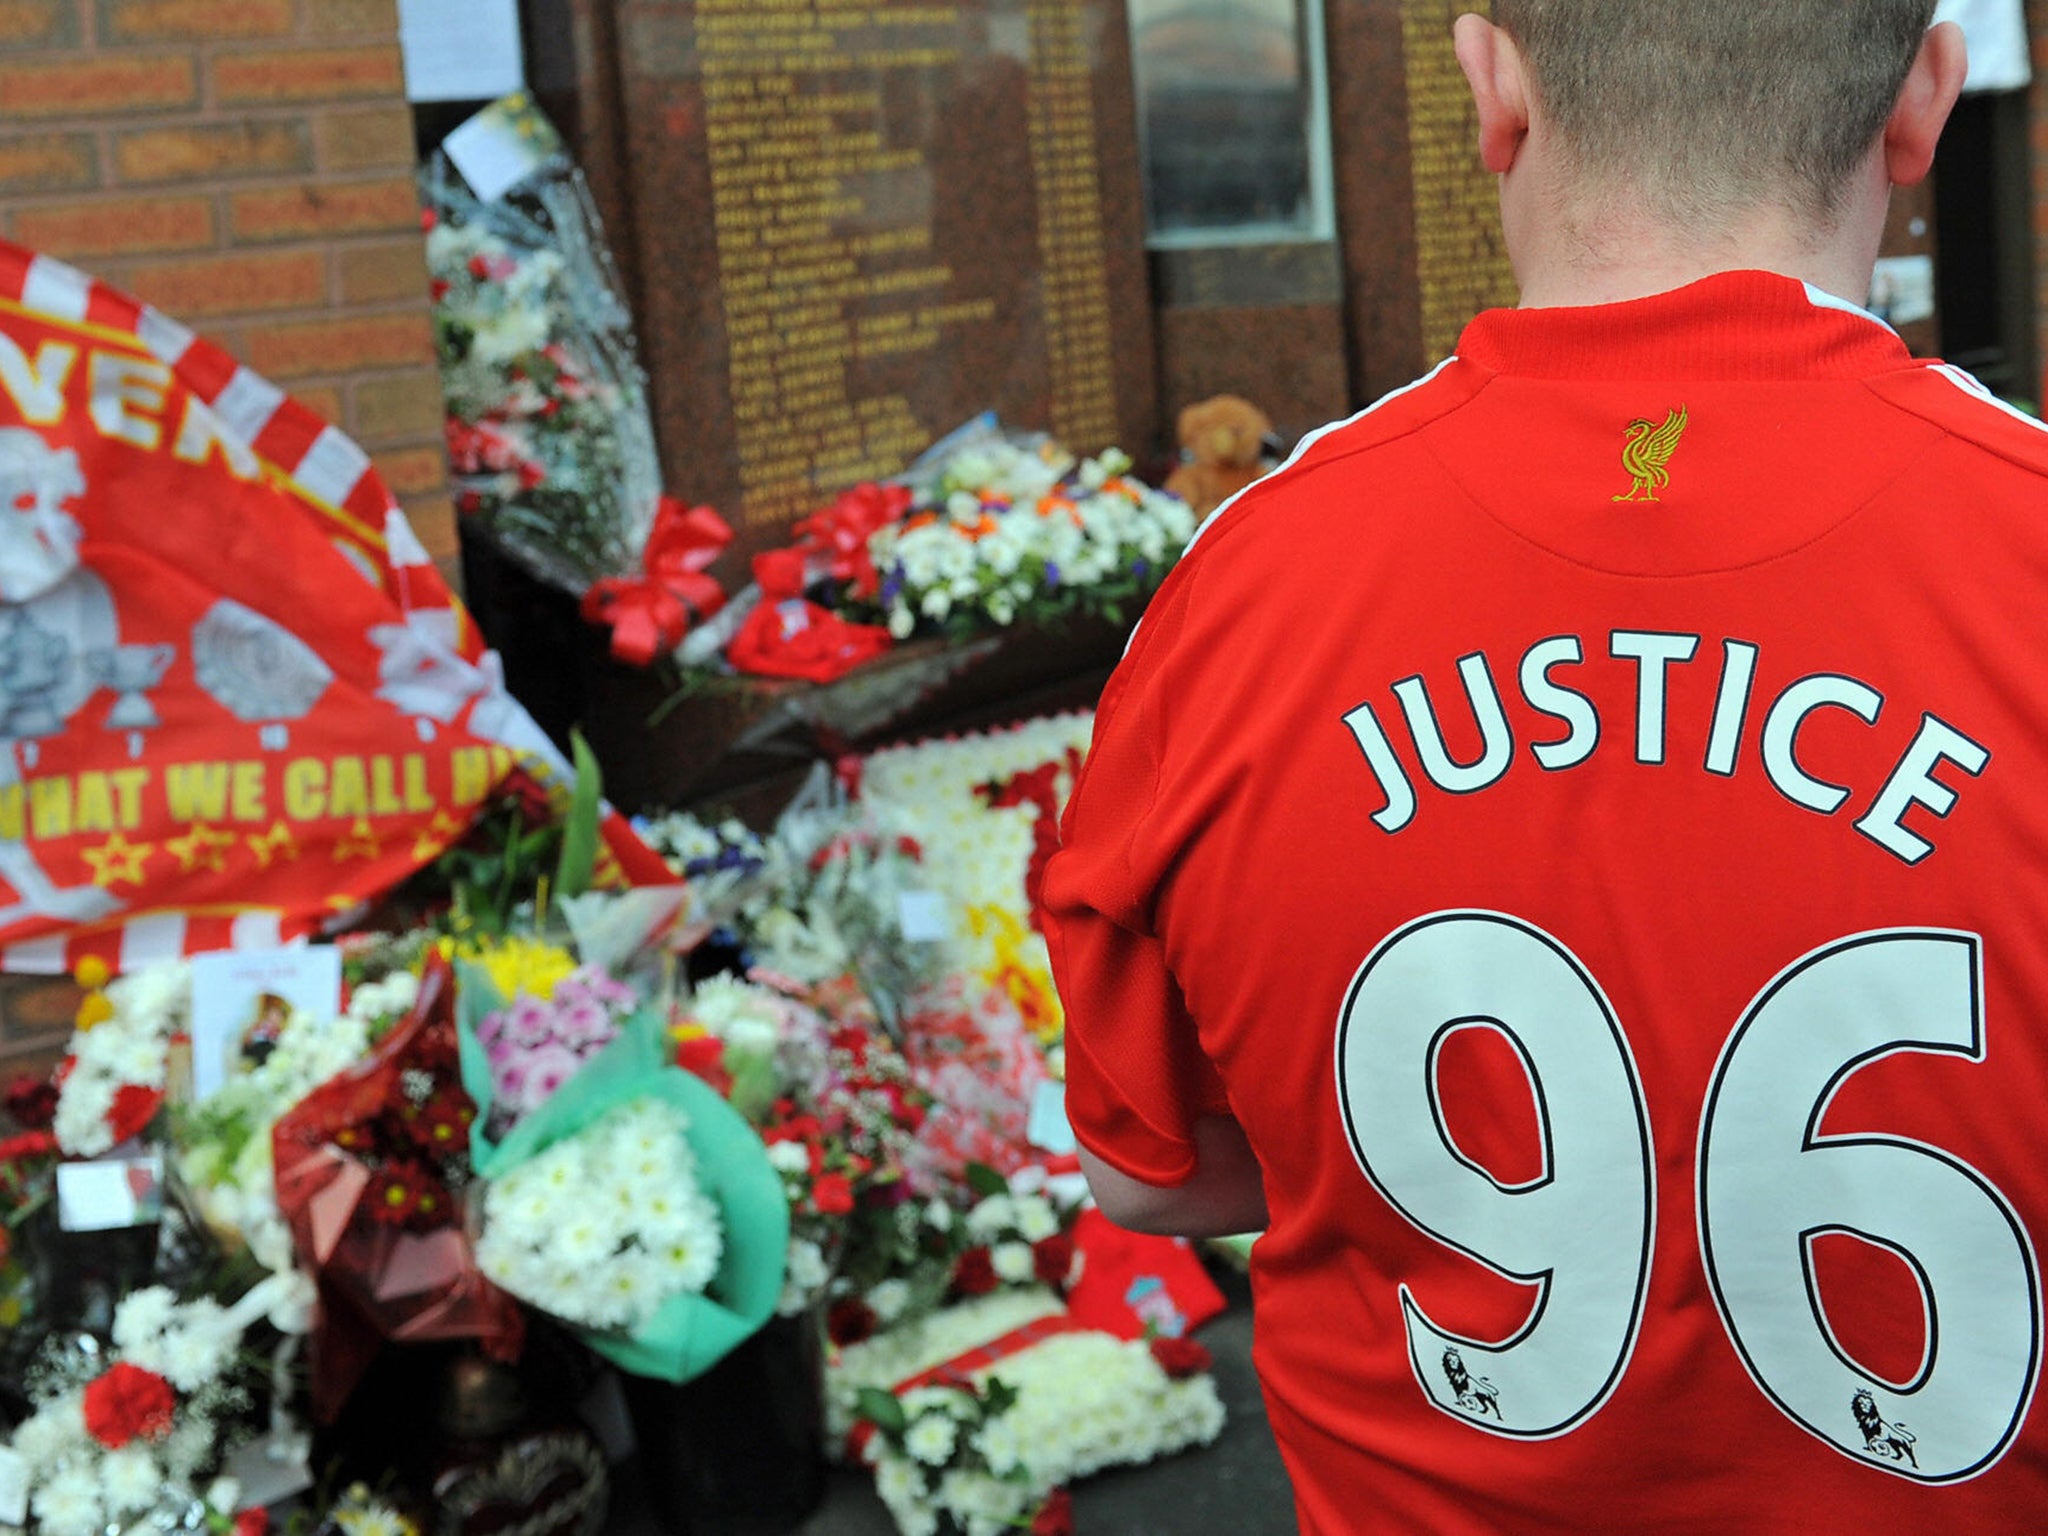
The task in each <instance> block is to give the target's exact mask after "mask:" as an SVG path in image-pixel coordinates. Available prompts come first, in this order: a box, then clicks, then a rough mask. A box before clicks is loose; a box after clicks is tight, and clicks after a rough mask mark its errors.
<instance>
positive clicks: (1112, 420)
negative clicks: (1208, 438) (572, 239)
mask: <svg viewBox="0 0 2048 1536" xmlns="http://www.w3.org/2000/svg"><path fill="white" fill-rule="evenodd" d="M615 25H616V33H615V36H616V46H617V48H618V55H619V61H620V74H619V78H620V93H619V100H618V107H617V111H618V113H619V115H620V117H621V118H622V119H623V122H622V127H623V132H624V144H625V153H624V154H623V155H622V156H621V157H620V165H621V175H622V177H623V178H624V181H625V186H624V187H623V188H621V189H620V190H621V192H622V194H623V195H622V198H621V199H620V200H621V201H622V202H623V203H624V204H625V205H626V206H627V207H629V208H630V223H631V226H632V231H633V233H632V239H633V242H634V251H633V256H634V258H635V259H634V260H633V261H632V262H631V266H632V268H633V270H634V271H635V272H636V273H637V286H638V288H639V290H640V292H639V295H638V297H639V300H640V304H639V311H640V318H641V324H642V329H643V335H642V338H641V340H642V346H643V351H644V356H645V361H646V364H647V368H648V372H649V374H650V376H651V378H652V382H653V390H654V398H655V407H656V414H657V421H658V426H659V429H660V433H661V439H662V447H663V457H664V461H665V464H666V468H667V472H668V476H669V480H670V483H671V486H672V487H673V489H674V490H675V491H676V492H677V493H678V494H680V495H682V496H684V497H686V498H688V499H690V500H692V501H698V502H709V503H711V504H712V505H714V506H716V507H718V508H719V509H720V510H721V511H723V512H724V513H725V514H726V515H727V517H728V518H729V520H730V521H731V522H732V523H733V525H734V526H735V528H737V529H738V530H739V531H740V543H739V548H740V549H741V550H742V551H745V550H749V549H759V548H762V547H766V546H769V545H772V544H775V543H777V542H779V541H780V539H781V537H782V535H783V532H784V530H785V529H786V528H787V526H788V525H789V523H790V522H792V521H793V520H794V519H796V518H799V517H801V516H803V515H805V514H807V513H809V512H811V511H813V510H815V509H816V508H817V507H818V506H820V505H822V504H823V503H825V502H827V501H829V500H830V499H831V497H832V495H833V494H834V493H835V492H837V491H839V490H840V489H843V488H844V487H846V486H849V485H853V484H856V483H858V482H859V481H861V480H864V479H870V478H876V477H882V476H887V475H891V474H894V473H896V472H898V471H900V470H901V469H903V468H904V467H905V466H906V465H907V464H908V463H909V462H910V461H911V460H912V459H913V458H914V457H916V455H917V454H918V453H920V452H921V451H922V450H923V449H925V448H926V447H927V446H929V445H930V444H931V443H932V442H933V441H934V440H935V439H937V438H939V437H941V436H943V435H944V434H945V433H947V432H949V431H951V430H952V429H953V428H955V427H957V426H959V425H961V424H962V423H963V422H964V421H966V420H968V419H969V418H971V417H972V416H974V415H976V414H977V413H979V412H981V411H984V410H993V411H995V412H997V413H998V414H999V416H1000V417H1001V419H1002V420H1003V422H1004V423H1005V424H1006V425H1011V426H1015V427H1019V428H1028V429H1038V430H1046V431H1050V432H1052V433H1053V434H1054V435H1056V436H1057V437H1059V438H1060V439H1061V440H1062V441H1064V442H1066V443H1067V444H1068V445H1069V446H1071V447H1073V448H1075V449H1077V450H1082V451H1087V450H1094V449H1099V448H1102V447H1106V446H1108V445H1110V444H1111V443H1118V442H1121V443H1123V444H1125V445H1126V446H1128V447H1130V448H1131V449H1132V450H1133V451H1134V452H1139V453H1143V452H1145V451H1146V450H1148V449H1149V448H1150V447H1151V445H1152V443H1153V441H1154V439H1155V437H1156V435H1157V432H1158V426H1159V423H1158V420H1157V406H1156V402H1155V400H1154V398H1153V382H1152V369H1153V356H1152V354H1153V347H1152V339H1151V325H1152V316H1151V302H1150V296H1149V293H1148V290H1147V286H1146V279H1145V266H1144V253H1143V228H1142V219H1143V214H1142V208H1141V204H1140V195H1141V194H1140V189H1139V185H1138V177H1137V169H1136V166H1137V156H1136V145H1135V133H1136V129H1135V115H1134V111H1133V106H1132V99H1131V73H1130V59H1129V43H1128V34H1127V31H1126V23H1125V17H1124V12H1123V6H1122V4H1121V0H958V3H951V4H938V3H929V0H687V3H685V0H623V3H621V4H620V5H619V6H618V8H617V11H616V13H615Z"/></svg>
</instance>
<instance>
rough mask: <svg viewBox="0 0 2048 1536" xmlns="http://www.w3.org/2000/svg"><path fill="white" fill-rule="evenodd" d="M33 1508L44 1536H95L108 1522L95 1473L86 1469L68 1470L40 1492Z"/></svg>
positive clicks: (47, 1483)
mask: <svg viewBox="0 0 2048 1536" xmlns="http://www.w3.org/2000/svg"><path fill="white" fill-rule="evenodd" d="M30 1508H31V1509H32V1510H33V1511H34V1512H35V1517H36V1520H37V1522H38V1523H39V1524H40V1525H41V1527H42V1530H43V1536H93V1533H95V1532H96V1531H97V1530H98V1528H99V1526H100V1524H101V1521H102V1520H103V1518H104V1509H105V1506H104V1504H103V1503H102V1502H101V1499H100V1490H99V1487H98V1484H97V1482H96V1480H95V1479H94V1477H93V1474H92V1472H91V1471H90V1470H89V1469H87V1468H85V1467H66V1468H65V1469H64V1470H63V1471H62V1472H59V1473H57V1474H56V1475H55V1476H54V1477H52V1478H50V1479H49V1481H47V1482H45V1483H44V1484H43V1485H42V1486H41V1487H40V1488H38V1489H37V1490H36V1492H35V1497H34V1499H33V1500H32V1501H31V1504H30Z"/></svg>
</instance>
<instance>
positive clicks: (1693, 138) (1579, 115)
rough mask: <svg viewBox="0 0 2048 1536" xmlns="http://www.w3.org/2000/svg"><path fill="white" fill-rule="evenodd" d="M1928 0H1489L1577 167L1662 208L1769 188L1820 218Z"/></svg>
mask: <svg viewBox="0 0 2048 1536" xmlns="http://www.w3.org/2000/svg"><path fill="white" fill-rule="evenodd" d="M1934 6H1935V0H1494V6H1493V12H1494V20H1495V21H1497V22H1498V23H1499V24H1500V25H1501V26H1502V27H1504V28H1505V29H1506V30H1507V32H1508V34H1509V35H1510V36H1511V37H1513V38H1514V39H1515V41H1516V42H1517V44H1519V45H1520V47H1521V50H1522V54H1523V57H1524V58H1525V59H1526V60H1527V62H1528V65H1529V68H1530V72H1531V75H1532V76H1533V79H1534V84H1535V87H1536V93H1537V96H1538V98H1539V100H1540V102H1541V104H1542V106H1543V109H1544V110H1545V111H1546V112H1547V113H1548V115H1549V117H1550V119H1551V121H1552V122H1553V123H1554V124H1555V125H1556V127H1557V129H1558V131H1559V135H1560V138H1561V140H1562V142H1563V145H1564V146H1565V148H1566V150H1567V152H1568V153H1569V154H1570V155H1571V156H1572V158H1573V161H1574V163H1575V169H1577V170H1578V171H1579V172H1580V173H1581V174H1582V175H1584V176H1586V177H1589V178H1594V179H1599V180H1612V181H1619V182H1624V183H1627V184H1629V185H1631V186H1632V187H1633V188H1634V189H1635V190H1636V191H1637V192H1638V193H1640V194H1641V195H1642V196H1643V197H1645V198H1646V199H1647V200H1648V201H1649V202H1650V203H1651V205H1652V207H1653V208H1655V209H1656V211H1658V212H1660V213H1662V214H1664V215H1666V216H1667V217H1674V216H1675V217H1681V218H1683V217H1698V216H1702V215H1711V214H1713V213H1715V212H1723V211H1727V210H1731V209H1738V208H1745V207H1750V206H1754V205H1756V204H1759V203H1762V202H1766V201H1776V202H1780V203H1786V202H1789V203H1791V204H1792V205H1793V206H1794V207H1795V208H1797V209H1799V210H1801V211H1803V212H1806V213H1808V214H1810V215H1813V216H1815V217H1818V218H1821V219H1824V220H1827V219H1832V217H1833V215H1834V214H1835V213H1836V212H1837V211H1838V210H1839V207H1840V200H1841V197H1842V194H1843V192H1844V191H1845V189H1846V187H1847V184H1848V180H1849V176H1850V173H1851V172H1852V171H1853V170H1854V169H1855V168H1856V167H1857V166H1858V165H1859V164H1860V163H1861V162H1862V160H1863V157H1864V155H1865V154H1867V153H1868V152H1869V150H1870V147H1871V145H1872V143H1874V142H1875V140H1876V139H1877V136H1878V134H1879V133H1880V132H1882V131H1883V129H1884V125H1885V122H1886V120H1887V119H1888V118H1889V117H1890V116H1891V110H1892V107H1893V104H1894V103H1895V102H1896V101H1897V99H1898V94H1899V89H1900V87H1901V86H1903V85H1904V84H1905V80H1906V75H1907V72H1908V71H1909V70H1910V69H1911V68H1912V65H1913V60H1914V57H1915V56H1916V55H1917V54H1918V52H1919V49H1920V44H1921V41H1922V40H1923V38H1924V37H1925V36H1926V33H1927V29H1928V27H1929V26H1931V25H1932V24H1933V19H1934Z"/></svg>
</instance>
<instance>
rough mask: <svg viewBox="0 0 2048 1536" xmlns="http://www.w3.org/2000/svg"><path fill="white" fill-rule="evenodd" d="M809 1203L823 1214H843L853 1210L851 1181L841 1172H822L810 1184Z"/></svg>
mask: <svg viewBox="0 0 2048 1536" xmlns="http://www.w3.org/2000/svg"><path fill="white" fill-rule="evenodd" d="M811 1203H812V1204H813V1205H815V1206H816V1207H817V1208H818V1211H819V1214H821V1215H824V1216H845V1215H847V1214H848V1213H850V1212H851V1211H852V1210H853V1181H852V1180H851V1179H849V1178H847V1176H846V1175H845V1174H843V1173H823V1174H820V1175H818V1182H817V1183H815V1184H813V1185H812V1186H811Z"/></svg>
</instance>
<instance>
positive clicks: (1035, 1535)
mask: <svg viewBox="0 0 2048 1536" xmlns="http://www.w3.org/2000/svg"><path fill="white" fill-rule="evenodd" d="M1031 1536H1074V1496H1073V1495H1072V1494H1071V1493H1069V1492H1067V1490H1066V1489H1064V1488H1055V1489H1053V1491H1052V1492H1051V1493H1050V1494H1048V1495H1046V1500H1045V1502H1044V1503H1043V1504H1041V1505H1039V1506H1038V1513H1037V1514H1036V1515H1034V1516H1032V1519H1031Z"/></svg>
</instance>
